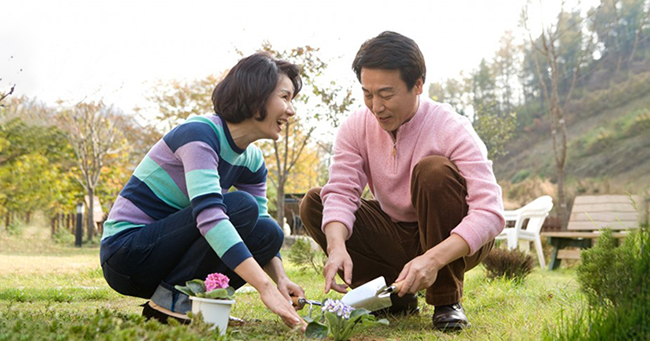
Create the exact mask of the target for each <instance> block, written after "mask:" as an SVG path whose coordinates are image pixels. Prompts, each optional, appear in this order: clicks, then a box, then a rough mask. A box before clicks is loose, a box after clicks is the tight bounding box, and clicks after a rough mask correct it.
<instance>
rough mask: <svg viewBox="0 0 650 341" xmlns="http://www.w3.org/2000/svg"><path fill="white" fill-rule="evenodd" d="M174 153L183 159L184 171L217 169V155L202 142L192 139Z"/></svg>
mask: <svg viewBox="0 0 650 341" xmlns="http://www.w3.org/2000/svg"><path fill="white" fill-rule="evenodd" d="M176 155H177V156H178V157H180V158H181V159H182V160H183V165H184V167H185V173H187V172H190V171H193V170H196V169H217V167H218V165H219V156H218V155H217V153H216V152H215V151H214V149H212V148H211V147H210V146H209V145H207V144H206V143H204V142H200V141H194V142H190V143H187V144H186V145H184V146H182V147H180V148H178V149H177V150H176Z"/></svg>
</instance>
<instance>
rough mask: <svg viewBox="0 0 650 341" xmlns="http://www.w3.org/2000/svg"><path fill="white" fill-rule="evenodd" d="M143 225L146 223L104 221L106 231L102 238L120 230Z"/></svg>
mask: <svg viewBox="0 0 650 341" xmlns="http://www.w3.org/2000/svg"><path fill="white" fill-rule="evenodd" d="M142 226H144V224H133V223H129V222H128V221H115V220H106V221H105V222H104V233H103V234H102V240H104V239H106V238H108V237H110V236H112V235H114V234H117V233H118V232H122V231H124V230H128V229H133V228H138V227H142Z"/></svg>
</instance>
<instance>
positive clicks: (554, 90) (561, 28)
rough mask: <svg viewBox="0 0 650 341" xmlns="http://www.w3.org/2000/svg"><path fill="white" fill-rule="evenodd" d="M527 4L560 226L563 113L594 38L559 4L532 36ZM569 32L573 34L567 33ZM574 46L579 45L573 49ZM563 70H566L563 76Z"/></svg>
mask: <svg viewBox="0 0 650 341" xmlns="http://www.w3.org/2000/svg"><path fill="white" fill-rule="evenodd" d="M529 5H530V3H528V4H527V5H526V7H525V8H524V10H523V12H522V23H523V24H524V27H525V28H526V30H527V31H528V37H529V41H528V43H529V44H530V46H531V50H535V51H539V52H540V53H539V54H537V53H532V61H533V64H534V66H535V73H536V74H537V79H538V81H539V82H540V89H541V92H542V96H543V98H544V102H545V103H546V107H547V108H548V111H549V114H550V119H551V136H552V142H553V152H554V155H555V166H556V172H557V189H558V201H559V205H558V214H559V216H560V218H561V220H562V224H563V226H566V224H567V222H568V212H567V204H566V197H565V193H564V177H565V174H564V168H565V166H566V157H567V131H566V121H565V116H564V113H565V110H566V109H565V108H566V105H567V103H568V102H569V99H571V96H572V94H573V90H574V88H575V85H576V81H577V79H578V74H579V72H580V70H581V67H582V66H583V64H585V62H587V61H588V57H589V56H591V53H592V41H593V37H589V38H587V39H584V37H583V35H582V34H575V32H576V31H577V32H582V29H580V28H575V27H574V26H575V25H580V26H582V25H584V21H583V20H580V21H578V22H575V19H576V17H575V15H567V13H566V12H565V11H564V7H562V8H561V9H560V13H559V14H558V17H557V22H556V24H555V25H546V24H544V23H543V20H542V21H541V22H542V24H541V25H542V26H541V33H540V36H539V38H538V39H533V33H532V30H531V29H530V27H529V25H528V23H529V16H528V15H529ZM573 13H576V12H573ZM594 18H596V16H594ZM569 20H571V21H572V23H571V24H568V23H567V21H569ZM594 20H595V19H594ZM568 28H571V29H568ZM572 32H573V33H574V34H568V33H572ZM567 36H571V39H567ZM572 39H574V40H575V39H577V40H578V41H577V42H575V41H573V40H572ZM576 46H578V47H579V48H577V49H576ZM567 51H568V52H567ZM540 54H541V55H542V56H543V60H544V62H545V63H546V67H545V68H542V63H541V62H540V60H539V58H538V57H539V56H540ZM567 55H571V56H573V58H572V59H573V60H572V61H571V62H569V60H568V59H567V58H562V56H567ZM562 67H564V69H562ZM563 72H565V73H566V74H565V76H564V75H563ZM563 76H564V77H563ZM566 77H569V79H570V82H569V84H568V87H567V89H566V91H564V92H561V90H560V85H561V82H562V79H563V78H566ZM560 94H565V95H564V98H561V95H560Z"/></svg>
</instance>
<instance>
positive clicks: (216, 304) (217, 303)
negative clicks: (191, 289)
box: [190, 296, 235, 335]
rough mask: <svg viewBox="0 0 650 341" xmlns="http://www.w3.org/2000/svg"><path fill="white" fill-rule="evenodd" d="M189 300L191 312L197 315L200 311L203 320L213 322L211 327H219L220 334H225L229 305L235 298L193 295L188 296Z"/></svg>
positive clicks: (233, 302)
mask: <svg viewBox="0 0 650 341" xmlns="http://www.w3.org/2000/svg"><path fill="white" fill-rule="evenodd" d="M190 300H192V314H195V315H197V314H198V313H199V312H200V313H201V314H202V315H203V320H204V321H205V322H207V323H213V324H214V325H213V326H212V327H211V329H214V328H219V332H220V333H221V335H225V334H226V328H228V319H229V317H230V307H231V306H232V305H233V304H235V300H223V299H213V298H202V297H194V296H190Z"/></svg>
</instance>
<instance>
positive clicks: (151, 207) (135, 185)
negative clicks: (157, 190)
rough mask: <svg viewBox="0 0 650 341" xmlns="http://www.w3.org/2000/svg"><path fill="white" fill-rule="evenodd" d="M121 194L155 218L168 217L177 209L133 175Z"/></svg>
mask: <svg viewBox="0 0 650 341" xmlns="http://www.w3.org/2000/svg"><path fill="white" fill-rule="evenodd" d="M121 195H122V196H123V197H124V198H126V199H129V201H131V202H132V203H133V204H134V205H135V206H136V207H137V208H139V209H140V210H141V211H142V212H144V213H145V214H146V215H148V216H150V217H151V218H153V219H154V220H156V221H157V220H160V219H163V218H166V217H167V216H169V215H170V214H172V213H175V212H176V211H177V210H176V209H175V208H173V207H171V206H169V205H167V204H166V203H165V202H164V201H162V200H160V198H158V197H157V196H156V195H155V194H154V192H153V191H151V189H150V188H149V186H147V184H145V183H144V182H142V181H140V179H138V178H136V177H135V176H131V178H130V179H129V182H127V183H126V186H124V189H123V190H122V192H121Z"/></svg>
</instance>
